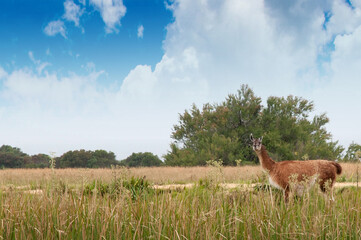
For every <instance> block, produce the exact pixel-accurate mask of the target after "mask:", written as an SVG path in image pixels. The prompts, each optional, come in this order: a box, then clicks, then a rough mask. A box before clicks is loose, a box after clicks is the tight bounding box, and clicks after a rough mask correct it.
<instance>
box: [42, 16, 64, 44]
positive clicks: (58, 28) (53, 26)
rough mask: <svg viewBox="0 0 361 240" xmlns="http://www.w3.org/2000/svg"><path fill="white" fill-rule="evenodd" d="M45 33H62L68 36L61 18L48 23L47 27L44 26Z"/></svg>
mask: <svg viewBox="0 0 361 240" xmlns="http://www.w3.org/2000/svg"><path fill="white" fill-rule="evenodd" d="M44 33H45V34H46V35H48V36H55V35H57V34H60V35H61V36H63V37H64V38H65V39H66V38H67V36H66V28H65V25H64V22H63V21H61V20H56V21H51V22H49V23H48V25H46V27H45V28H44Z"/></svg>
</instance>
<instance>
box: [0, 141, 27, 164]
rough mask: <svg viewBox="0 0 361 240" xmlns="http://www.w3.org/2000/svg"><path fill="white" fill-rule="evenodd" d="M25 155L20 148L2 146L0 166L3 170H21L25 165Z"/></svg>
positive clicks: (0, 149)
mask: <svg viewBox="0 0 361 240" xmlns="http://www.w3.org/2000/svg"><path fill="white" fill-rule="evenodd" d="M26 157H28V155H27V154H25V153H23V152H22V151H21V149H20V148H16V147H11V146H9V145H2V146H1V147H0V166H1V167H3V168H21V167H23V165H24V163H25V158H26Z"/></svg>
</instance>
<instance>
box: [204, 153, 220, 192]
mask: <svg viewBox="0 0 361 240" xmlns="http://www.w3.org/2000/svg"><path fill="white" fill-rule="evenodd" d="M222 165H223V161H222V160H221V159H219V160H218V161H216V160H209V161H207V166H208V167H209V168H210V170H209V171H208V172H207V181H208V182H209V184H208V185H209V187H211V188H213V189H217V188H218V187H219V184H220V183H222V182H224V174H223V166H222Z"/></svg>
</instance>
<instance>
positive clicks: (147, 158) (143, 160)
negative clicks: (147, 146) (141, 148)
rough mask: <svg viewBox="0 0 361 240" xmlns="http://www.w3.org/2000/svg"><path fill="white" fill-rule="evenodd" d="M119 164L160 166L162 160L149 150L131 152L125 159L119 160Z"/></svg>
mask: <svg viewBox="0 0 361 240" xmlns="http://www.w3.org/2000/svg"><path fill="white" fill-rule="evenodd" d="M120 164H121V165H124V166H127V167H158V166H162V165H163V162H162V161H161V160H160V159H159V157H158V156H157V155H154V154H153V153H150V152H144V153H142V152H140V153H133V154H132V155H130V156H129V157H127V158H126V159H124V160H122V161H121V162H120Z"/></svg>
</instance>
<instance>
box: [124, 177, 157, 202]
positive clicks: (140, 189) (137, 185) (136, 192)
mask: <svg viewBox="0 0 361 240" xmlns="http://www.w3.org/2000/svg"><path fill="white" fill-rule="evenodd" d="M123 187H124V188H126V189H128V190H129V191H130V194H131V197H132V200H136V199H137V198H138V197H139V196H140V195H143V194H144V193H150V192H153V189H152V188H151V185H150V183H149V181H147V180H146V179H145V177H142V178H136V177H133V176H132V177H131V178H130V179H128V180H125V181H123Z"/></svg>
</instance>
